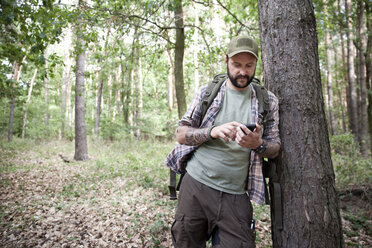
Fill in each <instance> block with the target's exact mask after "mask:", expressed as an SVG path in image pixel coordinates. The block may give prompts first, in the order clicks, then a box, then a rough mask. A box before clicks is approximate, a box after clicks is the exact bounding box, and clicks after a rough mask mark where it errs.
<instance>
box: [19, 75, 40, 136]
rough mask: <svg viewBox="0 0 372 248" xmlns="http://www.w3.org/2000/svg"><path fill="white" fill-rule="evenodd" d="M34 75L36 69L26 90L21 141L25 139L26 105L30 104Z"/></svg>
mask: <svg viewBox="0 0 372 248" xmlns="http://www.w3.org/2000/svg"><path fill="white" fill-rule="evenodd" d="M36 74H37V68H36V69H35V72H34V75H33V76H32V79H31V82H30V88H28V95H27V100H26V104H25V113H24V115H23V125H22V139H24V138H25V131H26V123H27V114H28V105H29V104H30V100H31V93H32V88H33V86H34V82H35V78H36Z"/></svg>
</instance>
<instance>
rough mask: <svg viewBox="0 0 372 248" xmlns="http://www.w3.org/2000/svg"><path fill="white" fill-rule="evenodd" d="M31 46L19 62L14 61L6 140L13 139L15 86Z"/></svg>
mask: <svg viewBox="0 0 372 248" xmlns="http://www.w3.org/2000/svg"><path fill="white" fill-rule="evenodd" d="M30 49H31V47H29V48H28V49H27V51H26V54H25V56H23V59H22V62H21V64H19V63H18V62H17V61H16V62H14V66H13V85H12V90H11V103H10V110H9V129H8V141H9V142H11V141H13V122H14V108H15V94H16V92H15V91H14V89H15V88H17V83H18V81H19V79H20V77H21V73H22V67H23V63H24V62H25V61H26V58H27V56H28V53H29V52H30Z"/></svg>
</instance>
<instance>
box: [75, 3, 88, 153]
mask: <svg viewBox="0 0 372 248" xmlns="http://www.w3.org/2000/svg"><path fill="white" fill-rule="evenodd" d="M81 4H82V1H81V0H80V1H79V5H81ZM78 21H79V20H78ZM80 31H81V30H80ZM77 54H78V55H77V58H76V85H75V155H74V159H75V160H87V159H88V146H87V132H86V126H85V104H84V102H85V100H84V96H85V89H84V78H85V75H84V74H85V59H86V54H85V41H84V39H83V38H82V37H81V35H78V37H77Z"/></svg>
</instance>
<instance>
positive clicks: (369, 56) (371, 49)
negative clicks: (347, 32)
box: [365, 1, 372, 154]
mask: <svg viewBox="0 0 372 248" xmlns="http://www.w3.org/2000/svg"><path fill="white" fill-rule="evenodd" d="M365 4H366V16H367V18H366V19H367V29H368V30H369V32H368V40H367V51H366V67H367V82H366V84H367V92H368V109H367V113H368V127H369V128H368V129H369V145H370V153H371V154H372V32H371V30H372V13H371V5H370V2H369V1H365Z"/></svg>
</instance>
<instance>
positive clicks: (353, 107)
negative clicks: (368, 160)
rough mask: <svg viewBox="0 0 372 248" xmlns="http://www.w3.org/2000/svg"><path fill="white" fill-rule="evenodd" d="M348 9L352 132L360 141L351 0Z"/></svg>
mask: <svg viewBox="0 0 372 248" xmlns="http://www.w3.org/2000/svg"><path fill="white" fill-rule="evenodd" d="M345 9H346V17H347V18H346V23H347V29H346V36H347V67H348V70H347V75H348V82H349V94H350V109H349V111H350V112H349V122H350V129H351V132H352V133H353V134H354V139H355V140H357V141H359V137H360V135H359V130H358V105H357V100H358V96H357V92H356V82H355V68H354V58H355V52H354V46H353V42H352V41H353V40H354V35H353V31H352V30H353V29H352V28H353V27H352V17H351V2H350V0H345Z"/></svg>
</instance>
